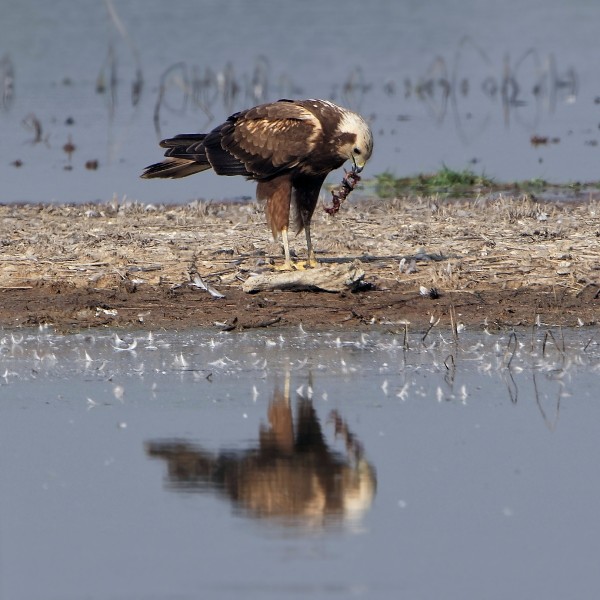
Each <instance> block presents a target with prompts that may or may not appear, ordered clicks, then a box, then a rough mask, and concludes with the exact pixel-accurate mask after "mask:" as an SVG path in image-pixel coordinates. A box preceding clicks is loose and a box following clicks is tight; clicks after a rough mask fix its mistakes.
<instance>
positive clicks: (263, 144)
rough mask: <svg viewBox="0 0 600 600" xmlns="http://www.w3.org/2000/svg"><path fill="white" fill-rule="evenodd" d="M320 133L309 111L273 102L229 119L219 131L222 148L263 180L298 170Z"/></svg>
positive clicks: (286, 103) (314, 118) (285, 103)
mask: <svg viewBox="0 0 600 600" xmlns="http://www.w3.org/2000/svg"><path fill="white" fill-rule="evenodd" d="M319 131H320V124H319V122H318V121H317V119H316V117H315V116H314V115H312V114H311V113H310V112H309V111H307V110H306V109H304V108H302V107H301V106H298V105H297V104H294V103H289V102H274V103H272V104H263V105H260V106H256V107H254V108H251V109H249V110H247V111H244V112H242V113H239V114H237V115H234V116H232V117H230V118H229V119H228V120H227V122H226V123H224V124H223V125H222V126H221V128H220V138H221V139H220V145H221V147H222V148H223V149H224V150H225V151H226V152H227V153H228V154H230V155H233V156H234V157H235V158H236V159H238V160H239V161H241V162H242V163H243V164H244V165H245V168H246V169H247V171H249V172H251V173H252V174H253V175H254V176H255V177H256V178H259V179H260V178H266V177H272V176H274V175H277V174H278V173H281V172H282V171H286V170H289V169H292V168H294V167H297V166H298V165H299V164H300V162H301V161H303V160H304V159H306V158H307V157H308V156H309V155H310V153H311V151H312V150H313V148H314V139H315V138H316V136H317V135H318V133H319ZM208 154H209V159H210V161H211V162H212V158H213V157H212V154H211V152H209V153H208ZM215 170H216V169H215Z"/></svg>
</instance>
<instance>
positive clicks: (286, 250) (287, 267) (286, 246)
mask: <svg viewBox="0 0 600 600" xmlns="http://www.w3.org/2000/svg"><path fill="white" fill-rule="evenodd" d="M281 241H282V242H283V254H284V256H285V260H284V262H283V264H282V265H281V266H278V267H277V266H276V267H275V269H276V270H277V271H294V270H296V269H297V268H298V265H297V264H296V263H293V262H292V259H291V256H290V241H289V239H288V230H287V227H284V228H283V229H282V230H281Z"/></svg>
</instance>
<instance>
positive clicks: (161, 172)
mask: <svg viewBox="0 0 600 600" xmlns="http://www.w3.org/2000/svg"><path fill="white" fill-rule="evenodd" d="M205 137H206V134H205V133H188V134H182V135H177V136H175V137H174V138H169V139H166V140H162V141H161V142H160V146H161V148H167V151H166V152H165V156H166V157H168V158H167V159H166V160H163V161H162V162H159V163H154V164H153V165H149V166H147V167H146V168H145V169H144V172H143V173H142V177H143V178H144V179H152V178H154V177H161V178H170V179H178V178H180V177H187V176H188V175H193V174H194V173H200V172H201V171H206V170H207V169H210V168H211V164H210V162H209V161H208V159H207V157H206V151H205V149H204V143H203V142H204V138H205Z"/></svg>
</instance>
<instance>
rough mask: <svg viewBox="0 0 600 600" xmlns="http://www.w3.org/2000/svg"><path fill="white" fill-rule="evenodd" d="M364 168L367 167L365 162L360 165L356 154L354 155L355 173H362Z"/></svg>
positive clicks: (353, 168) (353, 165)
mask: <svg viewBox="0 0 600 600" xmlns="http://www.w3.org/2000/svg"><path fill="white" fill-rule="evenodd" d="M364 168H365V164H364V163H363V164H362V165H359V164H358V163H357V162H356V159H355V158H354V156H352V170H353V171H354V172H355V173H361V172H362V170H363V169H364Z"/></svg>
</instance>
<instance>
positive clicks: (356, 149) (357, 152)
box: [353, 148, 361, 156]
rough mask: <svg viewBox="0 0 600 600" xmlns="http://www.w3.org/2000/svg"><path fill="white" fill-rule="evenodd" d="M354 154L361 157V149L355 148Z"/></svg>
mask: <svg viewBox="0 0 600 600" xmlns="http://www.w3.org/2000/svg"><path fill="white" fill-rule="evenodd" d="M353 152H354V154H356V155H357V156H360V155H361V151H360V148H354V150H353Z"/></svg>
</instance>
